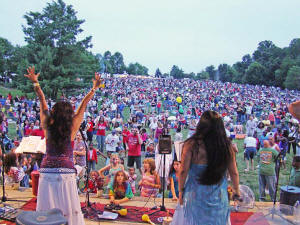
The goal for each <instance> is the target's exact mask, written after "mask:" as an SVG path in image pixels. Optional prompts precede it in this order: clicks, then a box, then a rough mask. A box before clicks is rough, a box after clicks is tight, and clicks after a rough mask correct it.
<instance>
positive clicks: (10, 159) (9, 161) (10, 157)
mask: <svg viewBox="0 0 300 225" xmlns="http://www.w3.org/2000/svg"><path fill="white" fill-rule="evenodd" d="M3 164H4V172H5V173H8V172H9V171H10V168H11V167H17V155H16V154H15V153H13V152H10V153H8V154H6V155H5V157H4V163H3Z"/></svg>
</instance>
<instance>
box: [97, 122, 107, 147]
mask: <svg viewBox="0 0 300 225" xmlns="http://www.w3.org/2000/svg"><path fill="white" fill-rule="evenodd" d="M106 127H107V124H106V122H105V121H104V117H103V116H101V117H100V119H99V121H98V123H97V125H96V129H97V133H96V135H97V137H96V140H97V143H98V146H97V147H98V149H99V150H100V152H102V153H103V152H104V144H105V130H106Z"/></svg>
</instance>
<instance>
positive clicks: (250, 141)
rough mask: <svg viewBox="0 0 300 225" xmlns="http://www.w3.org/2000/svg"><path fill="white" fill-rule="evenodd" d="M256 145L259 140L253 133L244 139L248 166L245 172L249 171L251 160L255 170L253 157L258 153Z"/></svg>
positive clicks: (252, 167)
mask: <svg viewBox="0 0 300 225" xmlns="http://www.w3.org/2000/svg"><path fill="white" fill-rule="evenodd" d="M256 146H257V140H256V138H254V137H252V135H251V134H248V136H247V137H246V138H245V140H244V148H245V153H244V154H245V158H246V166H247V168H246V169H245V172H248V171H249V160H250V162H251V169H252V170H254V165H253V158H254V156H255V154H256Z"/></svg>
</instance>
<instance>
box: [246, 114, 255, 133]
mask: <svg viewBox="0 0 300 225" xmlns="http://www.w3.org/2000/svg"><path fill="white" fill-rule="evenodd" d="M256 126H257V124H256V122H255V121H254V120H253V116H250V117H249V120H248V121H247V123H246V134H250V135H251V136H253V135H254V132H255V129H256Z"/></svg>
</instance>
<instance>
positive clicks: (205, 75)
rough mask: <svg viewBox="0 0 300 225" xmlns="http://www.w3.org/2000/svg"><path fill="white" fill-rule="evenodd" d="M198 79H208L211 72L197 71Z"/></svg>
mask: <svg viewBox="0 0 300 225" xmlns="http://www.w3.org/2000/svg"><path fill="white" fill-rule="evenodd" d="M196 79H197V80H208V79H209V73H208V72H206V71H201V72H200V73H197V75H196Z"/></svg>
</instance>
